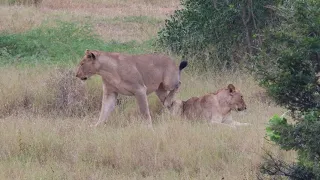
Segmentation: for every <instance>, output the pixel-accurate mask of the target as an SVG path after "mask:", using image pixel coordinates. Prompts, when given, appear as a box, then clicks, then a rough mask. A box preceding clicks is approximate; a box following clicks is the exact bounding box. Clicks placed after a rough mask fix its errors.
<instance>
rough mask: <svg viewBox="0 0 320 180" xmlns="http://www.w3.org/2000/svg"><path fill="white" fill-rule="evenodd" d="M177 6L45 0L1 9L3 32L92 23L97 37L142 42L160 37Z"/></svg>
mask: <svg viewBox="0 0 320 180" xmlns="http://www.w3.org/2000/svg"><path fill="white" fill-rule="evenodd" d="M178 2H179V1H177V0H166V1H158V0H150V1H149V0H133V1H130V3H128V2H127V1H115V0H114V1H113V0H111V1H103V0H91V1H81V0H69V1H65V0H63V1H61V2H60V1H53V0H44V1H43V2H42V3H41V4H40V5H39V6H37V7H35V6H29V7H26V6H8V5H2V6H0V15H1V18H0V32H4V31H6V32H13V33H17V32H23V31H26V30H29V29H31V28H34V27H37V26H39V25H40V24H41V23H42V22H44V21H46V22H52V21H55V20H63V21H73V22H74V21H75V22H78V23H89V24H91V25H93V26H94V27H95V29H96V33H97V34H98V35H100V36H101V37H102V38H103V39H104V40H107V41H109V40H116V41H120V42H126V41H131V40H136V41H143V40H146V39H150V37H154V36H155V35H156V34H157V31H158V30H159V28H160V27H161V25H162V24H163V23H164V19H165V18H166V17H168V15H170V14H172V13H173V11H174V10H175V9H176V8H177V7H178V4H179V3H178ZM2 3H3V2H2ZM4 4H5V3H4ZM145 17H147V18H145ZM150 18H151V20H150Z"/></svg>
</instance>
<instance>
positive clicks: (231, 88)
mask: <svg viewBox="0 0 320 180" xmlns="http://www.w3.org/2000/svg"><path fill="white" fill-rule="evenodd" d="M228 89H229V92H230V93H232V92H235V91H236V88H235V87H234V85H233V84H229V85H228Z"/></svg>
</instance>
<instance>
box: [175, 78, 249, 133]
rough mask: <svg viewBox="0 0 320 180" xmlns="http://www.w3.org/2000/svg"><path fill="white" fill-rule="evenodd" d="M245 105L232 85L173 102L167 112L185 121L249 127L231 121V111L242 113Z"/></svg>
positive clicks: (240, 95)
mask: <svg viewBox="0 0 320 180" xmlns="http://www.w3.org/2000/svg"><path fill="white" fill-rule="evenodd" d="M246 108H247V107H246V104H245V102H244V100H243V96H242V94H241V93H240V92H239V91H237V90H236V89H235V87H234V86H233V85H232V84H229V85H228V87H227V88H224V89H220V90H218V91H217V92H216V93H209V94H207V95H204V96H201V97H192V98H190V99H188V100H187V101H181V100H174V101H173V103H172V105H171V107H170V108H169V110H170V111H171V112H172V113H173V114H176V115H181V116H183V117H185V118H187V119H205V120H208V121H209V122H211V123H225V124H227V125H230V126H233V127H235V126H241V125H250V124H249V123H240V122H236V121H233V120H232V117H231V110H234V111H243V110H245V109H246Z"/></svg>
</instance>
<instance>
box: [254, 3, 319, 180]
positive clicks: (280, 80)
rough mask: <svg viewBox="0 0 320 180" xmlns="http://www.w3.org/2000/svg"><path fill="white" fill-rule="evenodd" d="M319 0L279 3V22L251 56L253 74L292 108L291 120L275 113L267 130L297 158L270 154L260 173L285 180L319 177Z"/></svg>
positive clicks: (272, 93)
mask: <svg viewBox="0 0 320 180" xmlns="http://www.w3.org/2000/svg"><path fill="white" fill-rule="evenodd" d="M319 9H320V1H315V0H295V1H287V3H286V4H285V6H283V7H281V8H279V14H280V15H282V16H283V21H282V23H281V25H280V26H279V27H276V28H273V29H270V30H269V31H266V34H265V38H266V39H265V42H264V46H263V47H262V51H261V53H260V54H259V56H257V57H256V58H255V60H256V63H257V66H256V67H257V69H256V74H257V77H258V78H259V79H260V83H261V84H262V85H263V86H264V87H266V89H267V91H268V93H269V94H270V95H271V96H272V97H273V98H274V99H275V100H276V102H277V103H278V104H280V105H282V106H285V107H286V108H288V109H289V110H291V112H293V113H292V114H291V115H292V117H293V119H294V120H295V123H293V124H288V122H287V120H286V119H285V118H284V117H278V116H274V117H273V118H272V119H271V120H270V121H269V126H268V127H267V135H268V136H269V138H270V140H271V141H273V142H275V143H276V144H278V145H279V146H280V147H281V149H284V150H294V151H297V154H298V159H297V160H298V162H297V163H293V164H290V163H289V164H288V163H285V162H282V161H279V160H275V159H273V158H272V156H269V157H270V158H268V159H267V161H266V162H265V163H264V164H263V165H262V166H261V170H262V171H261V172H262V173H265V174H268V175H272V176H277V177H278V178H279V176H286V177H288V178H289V179H301V180H304V179H320V149H319V142H320V87H319V85H318V84H317V77H316V73H318V72H320V11H319Z"/></svg>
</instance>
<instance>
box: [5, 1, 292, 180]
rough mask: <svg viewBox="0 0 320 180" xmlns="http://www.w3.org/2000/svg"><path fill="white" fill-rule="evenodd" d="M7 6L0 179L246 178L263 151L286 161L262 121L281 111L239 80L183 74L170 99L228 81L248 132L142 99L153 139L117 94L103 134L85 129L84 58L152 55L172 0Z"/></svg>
mask: <svg viewBox="0 0 320 180" xmlns="http://www.w3.org/2000/svg"><path fill="white" fill-rule="evenodd" d="M11 2H13V0H0V3H1V6H0V179H77V180H78V179H217V180H218V179H219V180H220V179H226V180H229V179H231V180H233V179H234V180H237V179H256V177H257V173H258V172H259V164H260V163H261V162H263V156H264V152H265V151H271V152H272V153H274V154H275V156H278V157H279V158H280V159H287V160H293V159H294V157H295V154H294V153H292V152H283V151H280V150H279V149H278V148H277V147H276V146H274V145H272V144H270V142H268V141H267V140H266V139H265V125H266V123H267V122H268V119H269V117H271V116H272V115H274V114H282V113H284V112H285V109H283V108H280V107H278V106H275V105H274V104H273V103H268V101H267V102H265V98H258V96H257V95H259V93H260V92H263V91H262V89H261V88H260V87H259V86H258V85H257V84H256V82H255V81H254V80H253V78H252V77H251V76H250V75H248V74H247V73H244V72H235V73H230V72H211V73H206V74H198V73H196V72H192V71H191V69H192V68H189V69H188V68H186V71H184V72H183V74H182V81H183V82H182V88H181V91H180V93H179V94H178V98H180V99H183V100H186V99H188V98H190V97H192V96H200V95H203V94H205V93H208V92H212V91H216V90H217V89H220V88H223V87H225V86H227V85H228V83H233V84H234V85H235V86H236V87H237V88H239V89H240V90H241V91H242V93H243V94H244V98H245V101H246V103H247V108H248V109H247V111H246V112H241V113H234V114H233V118H234V119H235V120H237V121H240V122H249V123H252V124H253V125H252V126H248V127H241V128H237V129H232V128H229V127H227V126H223V125H209V124H208V123H206V122H203V121H199V122H191V121H186V120H183V119H181V118H179V117H174V116H172V115H170V114H169V113H168V112H167V111H166V110H165V109H163V107H162V106H161V104H160V102H159V101H158V99H157V97H156V96H155V95H154V94H152V95H151V96H149V104H150V109H151V114H152V118H153V123H154V132H152V131H150V130H148V129H147V128H145V127H144V126H143V125H141V124H140V122H141V121H143V120H142V119H140V118H139V116H138V112H137V107H136V104H135V100H134V98H132V97H124V96H120V98H119V102H118V104H119V105H118V106H117V108H116V110H115V111H114V112H113V113H112V115H111V117H110V120H109V121H108V123H107V125H106V126H102V127H98V128H90V127H89V125H90V124H91V123H93V122H95V121H96V120H97V118H98V114H99V110H100V101H101V93H102V88H101V80H100V78H99V77H93V78H91V79H90V80H88V81H87V82H85V83H83V82H81V81H79V80H78V79H76V78H75V74H74V72H75V67H76V64H77V62H78V61H79V60H80V58H81V56H83V53H84V50H85V49H99V50H105V51H119V52H125V53H133V54H135V53H147V52H154V51H161V50H159V49H157V48H155V47H154V46H153V45H154V42H155V38H156V35H157V31H158V30H159V29H160V28H161V26H162V25H163V23H164V20H165V18H166V17H168V15H170V14H171V13H172V12H173V11H174V10H175V9H177V8H179V2H178V1H177V0H163V1H160V0H131V1H126V0H90V1H84V0H67V1H62V0H58V1H53V0H43V1H41V2H40V1H39V2H40V3H39V4H37V5H36V6H35V5H31V6H30V5H23V6H21V5H12V3H11ZM15 2H16V3H19V2H21V1H18V0H17V1H15ZM30 2H31V0H30ZM32 2H34V1H32ZM9 4H11V5H9ZM173 57H174V58H175V59H176V60H177V62H179V61H180V58H179V57H176V56H173Z"/></svg>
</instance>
